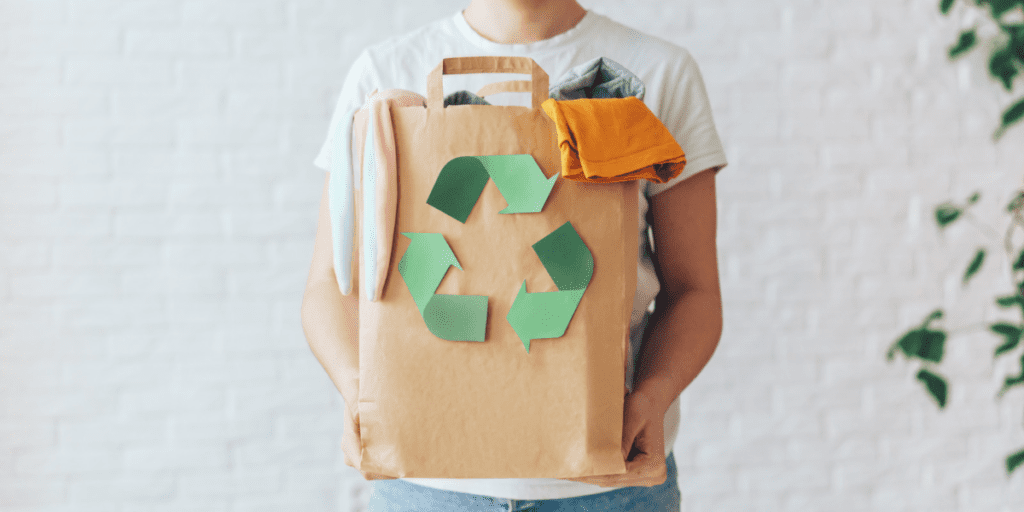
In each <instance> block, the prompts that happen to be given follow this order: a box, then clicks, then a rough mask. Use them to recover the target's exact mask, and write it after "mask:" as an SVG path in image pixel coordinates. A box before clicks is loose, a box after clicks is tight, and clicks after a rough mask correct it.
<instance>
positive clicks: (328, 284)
mask: <svg viewBox="0 0 1024 512" xmlns="http://www.w3.org/2000/svg"><path fill="white" fill-rule="evenodd" d="M358 321H359V301H358V299H356V297H355V295H350V296H343V295H341V291H340V290H338V285H337V283H334V282H332V281H320V282H314V283H310V284H308V285H307V287H306V292H305V294H303V297H302V329H303V331H305V333H306V340H307V341H308V342H309V348H310V349H311V350H312V352H313V355H315V356H316V358H317V360H318V361H320V365H321V366H323V367H324V370H326V371H327V375H328V376H329V377H330V378H331V381H333V382H334V385H335V386H336V387H337V388H338V391H339V392H341V395H342V397H343V398H344V399H345V402H346V403H347V404H355V401H356V400H358V398H359V324H358Z"/></svg>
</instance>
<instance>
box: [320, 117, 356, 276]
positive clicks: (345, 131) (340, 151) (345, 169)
mask: <svg viewBox="0 0 1024 512" xmlns="http://www.w3.org/2000/svg"><path fill="white" fill-rule="evenodd" d="M358 110H359V109H358V108H353V109H350V110H349V111H348V112H346V113H345V115H344V116H340V117H338V120H337V122H338V123H341V124H342V126H341V130H338V129H337V128H338V127H335V133H337V134H339V135H340V136H339V137H338V139H337V140H336V141H335V143H334V155H333V156H332V157H331V175H330V180H329V181H328V182H327V204H328V210H329V211H330V214H331V241H332V242H333V243H332V246H333V248H334V275H335V277H336V278H337V280H338V289H340V290H341V294H342V295H348V294H349V293H351V292H352V245H353V244H354V243H355V242H354V240H355V233H354V231H355V229H354V228H355V222H356V221H355V210H354V208H355V192H354V191H353V183H352V116H354V115H356V112H357V111H358Z"/></svg>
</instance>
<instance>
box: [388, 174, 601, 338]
mask: <svg viewBox="0 0 1024 512" xmlns="http://www.w3.org/2000/svg"><path fill="white" fill-rule="evenodd" d="M557 178H558V175H557V174H556V175H555V176H553V177H551V178H547V177H545V176H544V173H543V171H541V169H540V167H538V166H537V162H536V161H534V159H533V157H532V156H530V155H489V156H463V157H458V158H454V159H452V160H451V161H449V162H448V163H447V164H445V166H444V168H442V169H441V173H440V174H439V175H438V177H437V181H435V182H434V187H433V189H432V190H431V191H430V195H429V197H428V198H427V204H429V205H431V206H433V207H434V208H437V209H438V210H440V211H442V212H444V213H445V214H447V215H449V216H451V217H452V218H454V219H456V220H458V221H459V222H462V223H465V222H466V219H467V218H468V217H469V213H470V212H471V211H472V210H473V206H475V205H476V202H477V200H478V199H479V198H480V194H481V193H483V190H484V186H485V185H487V180H488V179H493V180H494V183H495V185H496V186H497V188H498V192H500V193H501V195H502V197H504V198H505V201H506V202H508V204H509V206H508V207H507V208H505V209H504V210H502V211H501V212H500V213H505V214H514V213H538V212H540V211H541V210H543V209H544V204H545V203H546V202H547V199H548V196H549V195H550V194H551V189H552V187H553V186H554V183H555V180H556V179H557ZM402 234H403V235H404V236H406V237H408V238H409V240H410V244H409V247H408V249H406V251H405V254H404V255H403V256H402V259H401V261H399V263H398V272H399V274H400V275H401V276H402V280H404V281H405V285H406V287H408V289H409V293H410V294H411V295H412V298H413V302H415V303H416V307H417V309H419V311H420V315H421V316H422V317H423V320H424V322H425V323H426V325H427V329H429V330H430V332H431V333H433V334H434V335H435V336H437V337H438V338H441V339H444V340H449V341H484V335H485V332H486V329H487V300H488V299H487V296H484V295H445V294H438V293H435V292H436V291H437V287H438V286H440V284H441V280H442V279H444V276H445V274H447V273H448V269H449V268H450V267H455V268H457V269H459V270H463V269H462V266H461V265H460V264H459V260H458V258H456V257H455V253H453V252H452V249H451V246H449V245H448V242H447V241H446V240H445V238H444V235H442V234H441V233H402ZM533 251H534V252H535V253H536V254H537V257H538V258H539V259H540V261H541V263H542V264H543V265H544V268H545V270H547V272H548V275H549V276H551V280H552V281H554V283H555V286H556V287H558V291H556V292H539V293H529V292H527V291H526V281H525V280H524V281H523V284H522V286H520V288H519V291H518V293H517V294H516V298H515V301H514V302H513V303H512V307H511V309H510V310H509V312H508V316H507V317H506V319H507V320H508V323H509V324H511V325H512V329H513V330H515V332H516V335H518V336H519V339H520V340H521V341H522V342H523V346H524V347H526V351H527V352H529V351H530V342H531V341H532V340H535V339H543V338H558V337H561V336H562V335H564V334H565V330H566V329H567V328H568V327H569V322H570V321H571V320H572V317H573V315H574V314H575V313H576V309H577V308H578V307H579V304H580V300H582V299H583V293H584V292H585V291H586V289H587V286H588V285H589V284H590V280H591V278H593V276H594V256H593V254H591V252H590V249H588V248H587V246H586V244H585V243H583V239H582V238H580V235H579V233H577V232H576V229H575V228H573V226H572V224H571V223H569V222H566V223H565V224H562V225H561V226H560V227H559V228H557V229H555V230H554V231H552V232H551V233H550V234H548V235H547V236H545V237H544V238H542V239H540V240H539V241H538V242H537V243H535V244H533Z"/></svg>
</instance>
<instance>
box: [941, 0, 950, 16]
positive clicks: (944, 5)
mask: <svg viewBox="0 0 1024 512" xmlns="http://www.w3.org/2000/svg"><path fill="white" fill-rule="evenodd" d="M952 8H953V0H942V1H941V2H940V3H939V11H940V12H942V14H949V10H950V9H952Z"/></svg>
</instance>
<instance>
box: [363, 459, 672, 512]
mask: <svg viewBox="0 0 1024 512" xmlns="http://www.w3.org/2000/svg"><path fill="white" fill-rule="evenodd" d="M665 464H666V465H667V466H668V478H666V479H665V483H663V484H661V485H657V486H654V487H621V488H618V489H613V490H610V491H608V492H602V493H599V494H590V495H587V496H579V497H576V498H563V499H558V500H510V499H505V498H496V497H492V496H480V495H476V494H466V493H461V492H454V491H445V490H441V489H434V488H433V487H426V486H423V485H417V484H414V483H410V482H407V481H405V480H377V481H374V482H373V483H372V484H371V490H370V503H369V507H368V510H369V512H414V511H415V512H435V511H437V512H450V511H456V510H457V511H460V512H526V511H530V512H570V511H572V512H575V511H586V512H679V510H680V509H681V507H682V499H681V495H680V493H679V482H678V480H679V471H678V470H677V468H676V461H675V457H674V456H673V455H669V456H668V458H667V459H666V460H665Z"/></svg>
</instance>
